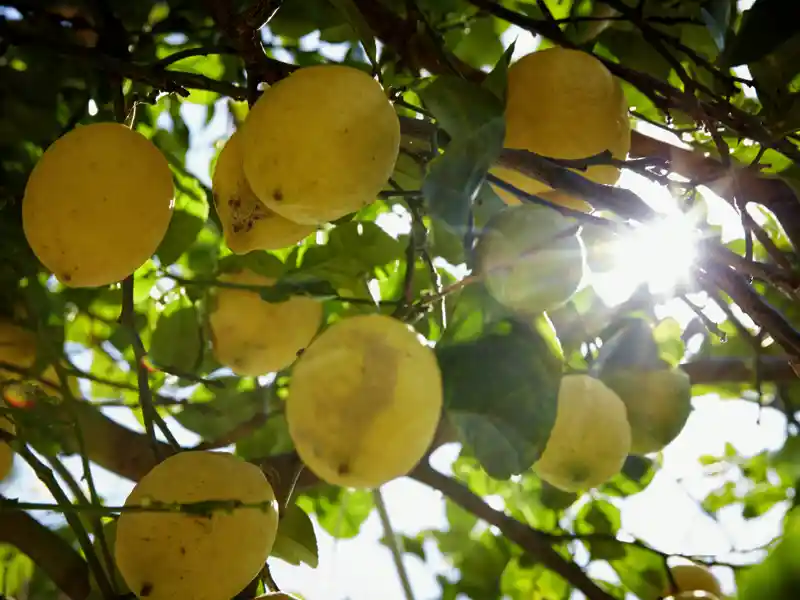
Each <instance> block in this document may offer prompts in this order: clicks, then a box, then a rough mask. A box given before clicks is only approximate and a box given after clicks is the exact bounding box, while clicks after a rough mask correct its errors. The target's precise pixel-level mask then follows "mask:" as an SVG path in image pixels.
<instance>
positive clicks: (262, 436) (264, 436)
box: [236, 414, 294, 460]
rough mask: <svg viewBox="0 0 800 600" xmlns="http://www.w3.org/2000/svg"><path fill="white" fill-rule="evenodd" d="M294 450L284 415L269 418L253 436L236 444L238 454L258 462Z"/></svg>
mask: <svg viewBox="0 0 800 600" xmlns="http://www.w3.org/2000/svg"><path fill="white" fill-rule="evenodd" d="M292 450H294V444H293V443H292V438H291V437H290V436H289V426H288V424H287V423H286V416H285V415H284V414H272V415H269V416H267V422H266V423H264V425H262V426H261V427H259V428H258V429H256V430H255V431H254V432H253V433H252V434H250V435H248V436H247V437H244V438H242V439H241V440H239V441H238V442H236V454H237V455H238V456H241V457H242V458H244V459H245V460H257V459H261V458H264V457H265V456H274V455H276V454H283V453H286V452H291V451H292Z"/></svg>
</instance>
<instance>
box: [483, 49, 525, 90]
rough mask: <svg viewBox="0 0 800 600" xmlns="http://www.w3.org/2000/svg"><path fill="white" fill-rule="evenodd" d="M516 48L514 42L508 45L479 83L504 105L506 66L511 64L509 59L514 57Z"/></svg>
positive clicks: (506, 83)
mask: <svg viewBox="0 0 800 600" xmlns="http://www.w3.org/2000/svg"><path fill="white" fill-rule="evenodd" d="M516 47H517V41H516V40H514V41H513V42H511V43H510V44H509V45H508V48H506V51H505V52H503V55H502V56H501V57H500V60H498V61H497V64H495V66H494V68H493V69H492V70H491V71H490V72H489V74H488V75H487V76H486V77H485V78H484V80H483V82H481V86H482V87H483V88H484V89H487V90H489V91H490V92H492V94H494V95H495V96H496V97H497V99H498V100H500V102H502V103H503V104H504V105H505V102H506V90H507V87H508V66H509V65H510V64H511V57H512V56H514V50H515V49H516Z"/></svg>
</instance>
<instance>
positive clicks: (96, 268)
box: [22, 123, 174, 287]
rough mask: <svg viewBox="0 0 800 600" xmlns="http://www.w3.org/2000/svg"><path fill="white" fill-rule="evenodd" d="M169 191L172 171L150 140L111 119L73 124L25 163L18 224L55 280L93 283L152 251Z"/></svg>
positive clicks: (110, 278) (166, 214) (122, 273)
mask: <svg viewBox="0 0 800 600" xmlns="http://www.w3.org/2000/svg"><path fill="white" fill-rule="evenodd" d="M173 196H174V188H173V183H172V172H171V171H170V169H169V165H168V164H167V160H166V158H165V157H164V155H163V154H161V152H160V151H159V150H158V148H156V147H155V146H154V145H153V143H152V142H150V141H149V140H147V139H146V138H144V137H143V136H142V135H140V134H138V133H136V132H135V131H132V130H130V129H128V128H127V127H125V126H124V125H119V124H117V123H94V124H91V125H81V126H78V127H76V128H75V129H73V130H72V131H70V132H69V133H67V134H66V135H64V136H62V137H61V138H59V139H58V140H56V141H55V142H54V143H53V144H51V145H50V147H48V148H47V150H46V151H45V152H44V154H43V155H42V157H41V158H40V159H39V161H38V162H37V163H36V166H35V167H34V168H33V171H32V172H31V175H30V177H29V178H28V182H27V185H26V187H25V195H24V198H23V201H22V226H23V229H24V231H25V237H26V239H27V240H28V244H29V245H30V247H31V249H32V250H33V252H34V253H35V254H36V256H37V257H38V258H39V260H40V261H41V262H42V264H43V265H44V266H45V267H46V268H47V269H49V270H50V271H52V272H53V274H54V275H55V276H56V277H57V278H58V280H59V281H60V282H61V283H63V284H64V285H66V286H69V287H99V286H104V285H108V284H111V283H114V282H117V281H120V280H121V279H124V278H126V277H127V276H128V275H130V274H131V273H133V272H134V271H135V270H136V269H137V268H139V267H140V266H141V265H142V264H143V263H144V262H145V261H147V259H148V258H150V256H151V255H152V254H153V253H154V252H155V251H156V248H157V247H158V245H159V243H160V242H161V240H162V239H163V237H164V235H165V234H166V232H167V227H168V225H169V221H170V217H171V216H172V207H173V201H174V200H173Z"/></svg>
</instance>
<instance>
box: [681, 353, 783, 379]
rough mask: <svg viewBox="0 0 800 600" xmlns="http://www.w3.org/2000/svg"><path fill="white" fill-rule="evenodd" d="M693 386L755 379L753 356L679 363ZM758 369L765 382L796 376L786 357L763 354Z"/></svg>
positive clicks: (702, 359)
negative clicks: (750, 358)
mask: <svg viewBox="0 0 800 600" xmlns="http://www.w3.org/2000/svg"><path fill="white" fill-rule="evenodd" d="M681 368H682V369H683V370H684V371H686V373H688V375H689V378H690V379H691V381H692V384H693V385H701V384H715V383H745V382H752V381H755V377H756V358H755V357H753V359H752V360H747V359H745V358H734V357H728V356H720V357H713V358H698V359H695V360H692V361H690V362H687V363H684V364H682V365H681ZM758 368H759V369H760V375H761V377H762V379H763V380H764V381H796V380H797V375H795V373H794V370H793V369H792V367H791V365H790V357H788V356H762V357H761V358H760V359H758Z"/></svg>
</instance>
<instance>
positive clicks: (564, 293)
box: [475, 203, 586, 314]
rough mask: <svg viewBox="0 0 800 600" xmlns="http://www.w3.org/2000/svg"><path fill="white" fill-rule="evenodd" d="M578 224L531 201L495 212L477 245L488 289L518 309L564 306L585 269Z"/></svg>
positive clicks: (533, 310)
mask: <svg viewBox="0 0 800 600" xmlns="http://www.w3.org/2000/svg"><path fill="white" fill-rule="evenodd" d="M577 225H578V223H577V221H575V220H574V219H572V218H570V217H566V216H564V215H562V214H561V213H559V212H558V211H557V210H556V209H554V208H551V207H548V206H541V205H537V204H530V203H527V204H520V205H518V206H509V207H508V208H504V209H503V210H501V211H500V212H498V213H497V214H495V215H494V216H493V217H492V218H491V219H489V221H488V222H487V223H486V226H485V227H484V230H483V231H482V232H481V234H480V237H479V239H478V242H477V245H476V247H475V257H476V265H477V273H478V274H479V275H480V276H481V277H482V279H483V283H484V285H485V286H486V289H487V290H488V291H489V293H490V294H491V295H492V296H493V297H494V298H495V299H496V300H497V301H498V302H499V303H500V304H502V305H504V306H506V307H507V308H509V309H511V310H513V311H518V312H520V313H530V314H533V313H539V312H542V311H547V310H552V309H555V308H558V307H559V306H561V305H563V304H564V303H565V302H567V301H568V300H569V299H570V298H571V297H572V296H573V295H574V294H575V292H576V291H578V288H579V287H580V284H581V280H582V279H583V274H584V271H585V269H586V261H585V250H584V247H583V243H582V242H581V240H580V238H579V237H578V235H577Z"/></svg>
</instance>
